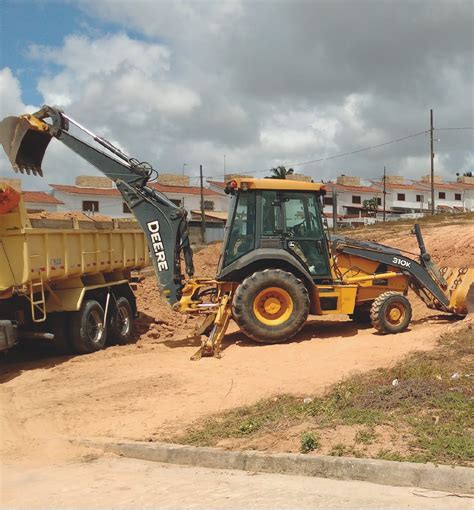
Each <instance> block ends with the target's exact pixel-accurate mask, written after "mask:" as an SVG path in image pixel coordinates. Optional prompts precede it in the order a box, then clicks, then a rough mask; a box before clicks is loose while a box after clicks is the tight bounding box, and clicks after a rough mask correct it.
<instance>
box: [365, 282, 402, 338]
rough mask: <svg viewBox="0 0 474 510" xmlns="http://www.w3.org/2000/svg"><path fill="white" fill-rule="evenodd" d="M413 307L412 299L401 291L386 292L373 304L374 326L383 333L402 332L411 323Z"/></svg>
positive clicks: (372, 319) (371, 316) (371, 313)
mask: <svg viewBox="0 0 474 510" xmlns="http://www.w3.org/2000/svg"><path fill="white" fill-rule="evenodd" d="M411 316H412V309H411V304H410V301H408V299H407V298H406V297H405V296H404V295H403V294H400V293H399V292H384V293H383V294H381V295H380V296H379V297H378V298H377V299H376V300H375V301H374V302H373V304H372V307H371V309H370V318H371V321H372V326H373V327H374V328H375V329H376V330H377V331H378V332H379V333H383V334H387V333H401V332H402V331H405V330H406V329H407V327H408V325H409V324H410V321H411Z"/></svg>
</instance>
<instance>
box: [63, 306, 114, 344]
mask: <svg viewBox="0 0 474 510" xmlns="http://www.w3.org/2000/svg"><path fill="white" fill-rule="evenodd" d="M71 315H72V317H71V326H70V327H71V329H70V331H71V338H72V344H73V345H74V347H75V348H76V350H77V352H78V353H80V354H89V353H91V352H95V351H100V350H101V349H103V348H104V346H105V340H106V338H105V327H104V326H105V325H104V309H103V308H102V306H101V305H100V303H99V302H98V301H95V300H94V299H89V300H86V301H84V302H83V303H82V306H81V309H80V310H79V311H78V312H72V314H71Z"/></svg>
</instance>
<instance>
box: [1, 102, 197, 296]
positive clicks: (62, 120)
mask: <svg viewBox="0 0 474 510" xmlns="http://www.w3.org/2000/svg"><path fill="white" fill-rule="evenodd" d="M70 124H74V125H75V126H76V127H77V128H78V129H79V130H81V131H82V132H83V133H85V134H87V135H88V136H89V137H90V138H92V139H93V140H94V141H95V142H96V143H97V144H99V145H100V146H101V147H102V148H103V149H104V150H101V149H99V148H96V147H94V146H93V145H92V144H91V143H88V142H85V141H83V140H81V139H80V138H78V137H76V136H74V135H72V134H71V133H70V132H69V127H70ZM52 138H56V139H57V140H59V141H60V142H62V143H63V144H64V145H66V146H67V147H68V148H69V149H71V150H72V151H74V152H75V153H76V154H79V156H81V157H82V158H83V159H85V160H86V161H88V162H89V163H90V164H92V165H93V166H95V167H96V168H97V169H98V170H100V171H101V172H102V173H103V174H104V175H106V176H107V177H109V178H110V179H111V180H112V181H114V183H115V185H116V186H117V189H118V190H119V191H120V193H121V194H122V197H123V199H124V201H125V202H126V204H127V205H128V207H129V208H130V210H131V211H132V212H133V214H134V215H135V217H136V219H137V221H138V222H139V224H140V226H141V228H142V229H143V231H144V233H145V236H146V239H147V241H148V246H149V250H150V254H151V260H152V262H153V266H154V269H155V272H156V276H157V279H158V285H159V288H160V291H161V292H162V294H163V295H164V296H165V298H166V299H167V300H168V302H169V303H170V304H171V305H173V304H175V303H177V302H178V301H179V300H180V299H181V295H182V289H183V287H184V275H183V273H182V270H181V255H183V258H184V262H185V267H186V273H187V275H188V276H189V277H190V278H191V277H192V276H193V274H194V266H193V256H192V250H191V247H190V242H189V234H188V225H187V221H186V216H187V212H186V211H185V209H183V208H181V207H178V206H176V205H175V204H173V202H171V201H170V200H169V199H168V198H167V197H166V196H165V195H164V194H163V193H160V192H159V191H157V190H156V189H153V187H151V186H149V185H148V182H149V180H150V179H151V177H152V176H153V175H154V174H156V175H158V174H157V172H156V171H155V170H154V169H153V168H152V167H151V166H150V165H149V164H148V163H145V162H139V161H138V160H136V159H134V158H131V157H129V156H128V155H127V154H125V153H124V152H123V151H122V150H120V149H119V148H118V147H115V146H114V145H113V144H112V143H110V142H109V141H108V140H105V139H104V138H102V137H99V136H97V135H95V134H94V133H92V132H91V131H89V130H88V129H87V128H85V127H84V126H82V125H81V124H79V123H78V122H76V121H75V120H73V119H72V118H70V117H68V116H67V115H66V114H65V113H63V112H62V111H61V110H59V109H57V108H52V107H50V106H43V108H42V109H41V110H39V111H38V112H36V113H34V114H32V115H23V116H21V117H7V118H5V119H4V120H3V121H2V122H1V123H0V141H1V143H2V145H3V148H4V150H5V152H6V154H7V156H8V158H9V159H10V162H11V164H12V166H13V169H14V170H15V171H17V172H21V173H25V172H26V173H28V174H30V173H33V174H35V175H41V176H42V175H43V172H42V168H41V163H42V160H43V156H44V154H45V152H46V149H47V147H48V144H49V142H50V141H51V139H52Z"/></svg>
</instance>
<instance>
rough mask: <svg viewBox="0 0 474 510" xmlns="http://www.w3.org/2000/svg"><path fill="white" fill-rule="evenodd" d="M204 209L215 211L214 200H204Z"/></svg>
mask: <svg viewBox="0 0 474 510" xmlns="http://www.w3.org/2000/svg"><path fill="white" fill-rule="evenodd" d="M204 210H205V211H213V210H214V202H213V201H212V200H204Z"/></svg>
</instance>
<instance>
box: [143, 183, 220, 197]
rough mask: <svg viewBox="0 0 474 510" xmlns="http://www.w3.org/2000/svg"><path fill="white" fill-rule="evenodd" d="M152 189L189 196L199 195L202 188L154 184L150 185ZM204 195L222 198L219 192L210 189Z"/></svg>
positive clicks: (206, 189)
mask: <svg viewBox="0 0 474 510" xmlns="http://www.w3.org/2000/svg"><path fill="white" fill-rule="evenodd" d="M149 186H150V188H154V189H156V190H158V191H161V193H164V194H165V195H166V193H178V194H182V193H186V194H188V195H199V194H200V193H201V188H200V187H199V186H171V185H168V184H161V183H158V182H153V183H150V184H149ZM203 194H204V195H215V196H221V195H220V193H217V191H213V190H212V189H209V188H204V189H203Z"/></svg>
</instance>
